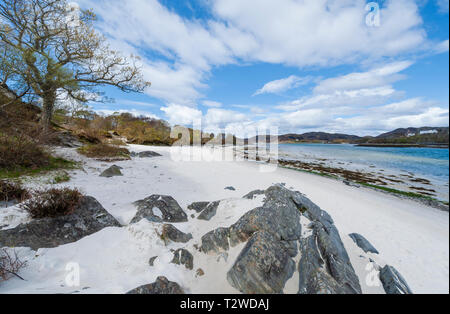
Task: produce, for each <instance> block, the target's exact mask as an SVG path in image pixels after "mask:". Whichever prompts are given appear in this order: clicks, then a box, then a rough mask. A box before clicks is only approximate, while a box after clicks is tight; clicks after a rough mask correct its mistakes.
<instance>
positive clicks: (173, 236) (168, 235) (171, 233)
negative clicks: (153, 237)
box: [163, 225, 192, 243]
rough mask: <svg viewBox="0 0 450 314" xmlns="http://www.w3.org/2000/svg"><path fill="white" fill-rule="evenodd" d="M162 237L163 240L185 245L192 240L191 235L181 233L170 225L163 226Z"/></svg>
mask: <svg viewBox="0 0 450 314" xmlns="http://www.w3.org/2000/svg"><path fill="white" fill-rule="evenodd" d="M163 236H164V239H168V240H171V241H173V242H177V243H187V242H189V241H190V240H192V234H190V233H189V234H186V233H184V232H181V231H180V230H178V229H177V228H175V227H174V226H172V225H164V226H163Z"/></svg>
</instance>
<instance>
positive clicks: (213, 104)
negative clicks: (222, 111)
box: [202, 100, 222, 108]
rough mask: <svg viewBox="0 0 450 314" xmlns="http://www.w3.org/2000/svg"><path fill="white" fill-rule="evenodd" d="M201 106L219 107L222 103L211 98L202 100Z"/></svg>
mask: <svg viewBox="0 0 450 314" xmlns="http://www.w3.org/2000/svg"><path fill="white" fill-rule="evenodd" d="M202 104H203V106H206V107H210V108H220V107H222V103H220V102H218V101H212V100H204V101H203V102H202Z"/></svg>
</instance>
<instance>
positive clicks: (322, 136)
mask: <svg viewBox="0 0 450 314" xmlns="http://www.w3.org/2000/svg"><path fill="white" fill-rule="evenodd" d="M359 140H361V137H359V136H356V135H348V134H332V133H325V132H309V133H304V134H285V135H280V136H279V137H278V141H279V142H280V143H299V142H300V143H306V142H307V143H315V142H317V143H355V142H357V141H359Z"/></svg>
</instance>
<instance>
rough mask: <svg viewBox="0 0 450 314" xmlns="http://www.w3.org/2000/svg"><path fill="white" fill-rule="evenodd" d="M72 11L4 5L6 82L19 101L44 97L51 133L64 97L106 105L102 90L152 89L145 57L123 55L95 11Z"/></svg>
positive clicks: (53, 1) (51, 5)
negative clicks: (99, 28)
mask: <svg viewBox="0 0 450 314" xmlns="http://www.w3.org/2000/svg"><path fill="white" fill-rule="evenodd" d="M71 8H72V9H73V7H71V6H69V5H68V3H67V1H66V0H2V1H1V2H0V53H2V57H1V58H2V59H1V62H0V64H1V65H0V71H2V70H1V68H4V69H5V70H3V72H4V73H2V74H1V76H0V79H1V80H2V84H4V85H5V86H8V87H9V88H10V89H12V90H13V91H15V94H16V95H17V96H18V97H36V96H37V97H39V98H40V99H41V101H42V108H43V111H42V118H41V122H42V125H43V127H44V128H45V129H48V127H49V125H50V122H51V118H52V114H53V110H54V107H55V102H56V100H57V99H58V98H61V97H66V98H70V99H72V100H77V101H81V102H87V101H90V100H97V101H101V100H102V99H104V98H102V97H101V94H100V93H99V90H98V89H97V88H98V87H99V86H105V85H110V86H115V87H117V88H119V89H120V90H122V91H124V92H143V91H144V89H145V88H146V87H149V86H150V83H149V82H146V81H145V80H144V79H143V77H142V74H141V71H140V67H139V58H137V57H134V56H130V57H129V58H126V57H123V56H122V55H121V54H120V53H119V52H117V51H114V50H113V49H111V48H110V47H109V46H108V44H107V43H106V40H105V38H104V37H103V36H102V35H101V34H99V33H98V32H96V30H95V29H94V26H93V23H94V21H95V19H96V17H95V14H94V13H93V12H92V11H90V10H77V11H75V12H73V11H71V10H70V9H71ZM2 47H3V48H2Z"/></svg>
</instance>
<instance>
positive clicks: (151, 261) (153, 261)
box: [148, 256, 158, 267]
mask: <svg viewBox="0 0 450 314" xmlns="http://www.w3.org/2000/svg"><path fill="white" fill-rule="evenodd" d="M157 258H158V256H153V257H151V258H150V259H149V260H148V264H149V265H150V266H151V267H153V266H154V265H155V261H156V259H157Z"/></svg>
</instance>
